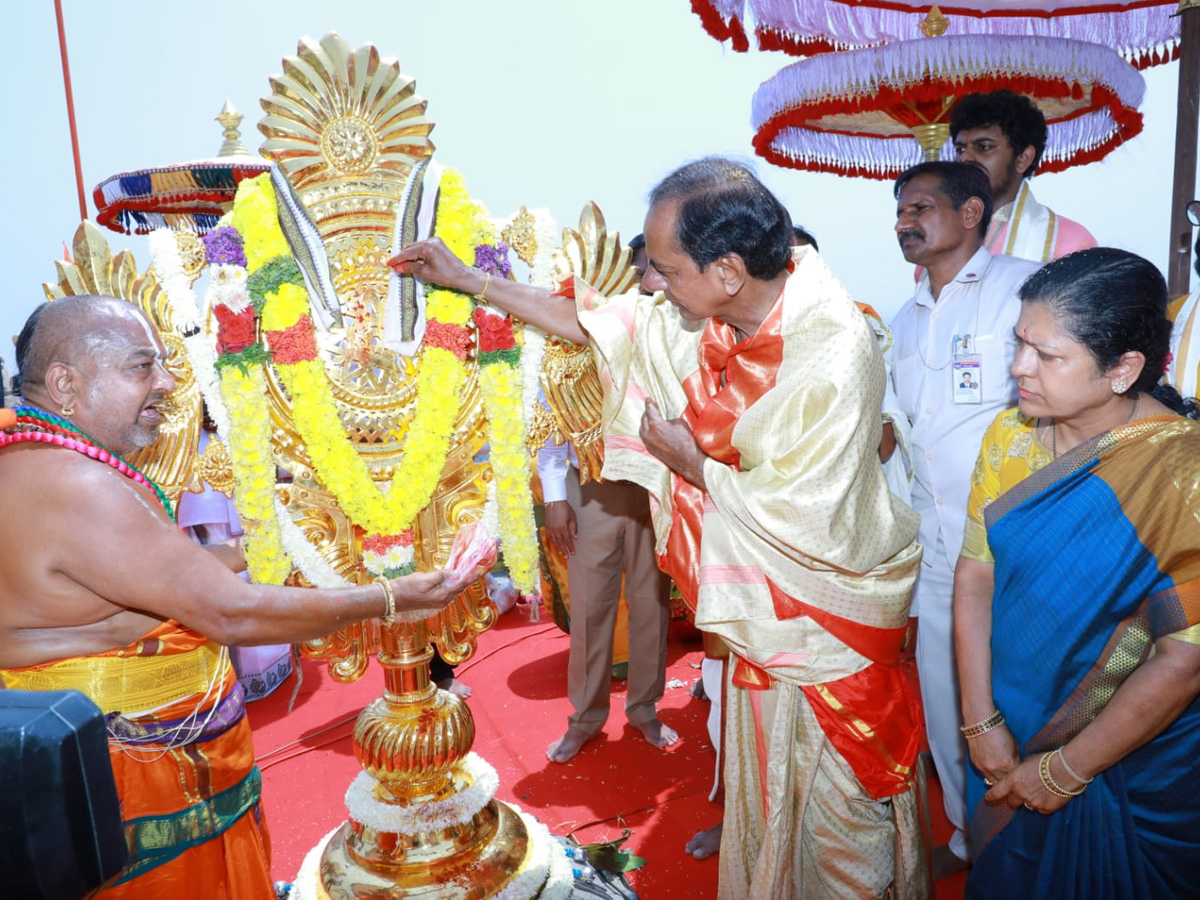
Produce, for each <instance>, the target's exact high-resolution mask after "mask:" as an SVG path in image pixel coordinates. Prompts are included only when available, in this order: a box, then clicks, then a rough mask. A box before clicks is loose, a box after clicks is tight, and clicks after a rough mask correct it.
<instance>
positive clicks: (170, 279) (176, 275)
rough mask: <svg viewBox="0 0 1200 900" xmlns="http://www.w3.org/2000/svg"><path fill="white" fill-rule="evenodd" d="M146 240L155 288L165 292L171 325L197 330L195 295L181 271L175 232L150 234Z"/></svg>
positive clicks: (162, 231)
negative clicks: (172, 323)
mask: <svg viewBox="0 0 1200 900" xmlns="http://www.w3.org/2000/svg"><path fill="white" fill-rule="evenodd" d="M146 240H147V241H148V242H149V244H150V258H151V259H152V260H154V271H155V272H156V273H157V275H158V281H159V284H161V285H162V286H163V289H164V290H165V291H166V292H167V299H168V300H169V301H170V303H171V313H172V316H173V318H174V320H175V325H176V327H177V328H179V329H180V330H181V331H192V330H194V329H197V328H199V327H200V324H201V323H200V308H199V307H198V306H196V292H195V291H193V290H192V285H191V282H190V281H189V280H188V277H187V275H186V273H184V271H183V258H182V257H181V256H180V255H179V244H177V243H176V241H175V232H173V231H168V230H166V229H159V230H157V231H152V232H150V234H149V235H147V237H146Z"/></svg>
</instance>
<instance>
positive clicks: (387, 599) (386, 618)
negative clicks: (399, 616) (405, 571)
mask: <svg viewBox="0 0 1200 900" xmlns="http://www.w3.org/2000/svg"><path fill="white" fill-rule="evenodd" d="M375 583H376V584H378V585H379V586H380V587H381V588H383V602H384V603H385V604H386V608H385V610H384V613H383V615H382V616H380V617H379V621H381V622H382V623H383V624H384V625H391V624H392V623H393V622H395V621H396V595H395V594H394V593H392V583H391V582H390V581H388V580H387V579H386V578H383V577H380V578H376V579H375Z"/></svg>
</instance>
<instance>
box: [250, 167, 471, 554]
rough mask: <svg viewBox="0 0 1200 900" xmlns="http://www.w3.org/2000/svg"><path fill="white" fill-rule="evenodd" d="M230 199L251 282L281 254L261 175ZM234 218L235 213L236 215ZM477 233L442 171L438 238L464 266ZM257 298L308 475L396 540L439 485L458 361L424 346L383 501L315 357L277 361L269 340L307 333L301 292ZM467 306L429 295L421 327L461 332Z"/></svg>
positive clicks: (461, 366) (294, 288) (458, 187)
mask: <svg viewBox="0 0 1200 900" xmlns="http://www.w3.org/2000/svg"><path fill="white" fill-rule="evenodd" d="M243 193H244V194H245V199H244V200H243ZM238 201H239V203H238V204H235V207H234V221H235V225H236V226H237V227H238V230H239V231H241V232H242V234H243V237H244V239H245V246H246V259H247V269H248V271H249V272H250V273H251V275H252V276H253V274H254V273H255V272H256V271H258V270H259V269H261V268H263V267H264V266H266V265H268V264H270V263H271V262H272V261H273V260H274V259H275V258H276V257H278V256H281V255H284V254H287V253H289V252H290V251H288V250H287V243H286V240H285V239H284V238H283V234H282V232H281V231H280V229H279V224H278V220H277V218H276V215H275V197H274V189H273V188H272V187H271V183H270V179H269V178H268V177H266V176H259V177H258V178H255V179H252V180H250V181H246V182H242V184H241V185H240V186H239V189H238ZM242 211H244V213H245V215H242V216H239V212H242ZM486 227H487V220H486V217H485V216H484V215H483V211H482V208H481V207H480V206H478V204H475V203H474V202H472V201H471V199H470V197H469V196H468V195H467V192H466V188H465V186H464V184H463V181H462V177H461V176H460V175H458V173H456V172H451V171H448V172H447V173H446V175H445V176H444V177H443V180H442V185H441V196H440V200H439V208H438V216H437V230H438V233H439V234H441V235H442V236H443V239H444V240H446V243H447V244H448V245H449V246H450V247H451V249H452V250H454V251H455V252H456V253H458V254H459V255H460V256H461V257H463V258H464V259H469V258H470V254H471V253H472V251H473V250H474V247H475V244H476V243H477V242H478V241H477V239H476V235H477V234H479V233H480V232H481V230H482V229H483V228H486ZM265 300H266V302H265V305H264V306H263V311H262V328H263V330H264V331H265V332H268V333H270V334H271V346H272V350H273V352H275V369H276V371H277V372H278V373H279V376H280V379H281V380H282V381H283V384H284V386H285V387H286V388H287V390H288V394H289V395H290V396H291V398H292V412H293V416H294V420H295V423H296V428H297V430H298V431H299V432H300V434H301V436H302V437H303V438H304V441H305V445H306V447H307V450H308V454H309V458H310V459H311V460H312V462H313V468H314V470H315V472H316V474H317V477H318V478H320V480H321V482H322V483H323V484H324V485H325V486H326V487H327V488H328V489H329V490H330V491H331V492H332V493H333V494H334V496H335V497H336V498H337V500H338V503H339V504H340V505H341V507H342V509H343V511H344V512H345V513H346V514H347V515H348V516H349V517H350V519H351V521H353V522H354V523H355V524H357V525H359V526H360V527H362V528H364V529H365V530H366V531H367V532H369V533H376V534H398V533H400V532H401V531H403V530H404V529H405V528H407V527H409V525H410V524H411V522H412V521H413V519H415V518H416V515H417V513H418V512H420V511H421V509H423V508H424V507H425V506H426V504H428V503H429V500H430V498H431V497H432V496H433V492H434V490H435V489H436V488H437V484H438V481H439V480H440V478H441V474H442V469H443V468H444V466H445V462H446V454H447V452H448V451H449V446H450V438H451V435H452V431H453V427H454V422H455V419H456V418H457V417H458V411H459V407H460V404H461V392H462V387H463V384H464V383H465V381H466V376H467V365H466V361H465V359H463V358H461V357H460V356H459V355H457V354H456V353H455V352H454V351H452V350H449V349H446V348H445V347H443V346H436V345H433V344H431V343H430V341H429V340H428V339H427V340H426V343H425V346H424V347H423V349H422V351H421V357H420V362H419V368H418V374H417V398H418V399H417V408H416V411H415V413H414V415H413V421H412V424H411V427H410V429H409V433H408V437H407V440H406V442H405V453H404V457H403V459H402V461H401V462H400V464H399V465H397V466H396V469H395V473H394V475H393V478H392V482H391V488H390V490H388V492H387V494H386V496H385V495H384V494H383V493H381V492H380V490H379V489H378V488H377V487H376V485H375V483H374V481H373V480H372V479H371V473H370V470H369V469H368V468H367V465H366V463H365V462H363V460H362V458H361V457H360V456H359V455H358V453H357V451H356V450H355V448H354V445H353V443H352V442H351V441H349V440H348V439H347V437H346V433H345V428H344V426H343V425H342V422H341V419H340V418H339V416H338V414H337V407H336V405H335V404H334V401H333V395H332V392H331V391H330V390H329V385H328V382H327V381H326V378H325V373H324V371H323V368H322V366H321V363H320V361H319V360H318V359H316V358H315V354H314V358H310V359H295V360H294V361H291V362H282V361H281V359H280V356H279V352H278V350H277V349H276V344H275V342H276V340H277V338H276V333H281V334H284V335H286V334H288V333H289V331H290V330H292V329H297V328H302V327H305V326H306V327H307V329H308V331H309V333H311V324H308V323H304V322H302V319H303V317H304V316H305V314H306V313H307V310H308V298H307V295H306V293H305V292H304V289H303V288H302V287H301V286H300V285H297V284H289V283H285V284H280V285H279V286H278V287H277V288H276V289H275V290H273V291H268V292H267V293H266V295H265ZM472 308H473V304H472V301H471V298H470V297H467V296H465V295H463V294H458V293H455V292H451V291H444V290H437V291H431V292H430V294H429V295H428V297H427V300H426V315H427V318H428V319H429V320H435V321H431V322H430V323H429V324H430V325H431V326H434V327H433V328H432V330H433V331H436V325H437V324H441V325H444V326H449V327H450V328H451V329H458V330H459V331H462V332H464V333H465V327H466V324H467V322H468V321H469V320H470V315H471V311H472ZM292 336H294V337H299V335H295V334H293V335H292ZM464 355H465V354H464Z"/></svg>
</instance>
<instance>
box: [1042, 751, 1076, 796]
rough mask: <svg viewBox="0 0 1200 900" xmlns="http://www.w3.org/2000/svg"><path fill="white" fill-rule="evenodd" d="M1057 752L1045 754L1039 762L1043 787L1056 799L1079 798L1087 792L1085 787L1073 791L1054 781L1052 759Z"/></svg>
mask: <svg viewBox="0 0 1200 900" xmlns="http://www.w3.org/2000/svg"><path fill="white" fill-rule="evenodd" d="M1057 752H1058V751H1057V750H1051V751H1049V752H1048V753H1043V754H1042V758H1041V759H1040V760H1038V777H1039V778H1041V779H1042V785H1043V786H1044V787H1045V788H1046V790H1048V791H1049V792H1050V793H1052V794H1053V795H1054V796H1056V797H1062V798H1063V799H1064V800H1070V799H1071V798H1072V797H1078V796H1079V795H1080V794H1082V793H1083V792H1084V790H1086V788H1087V785H1084V787H1081V788H1076V789H1075V790H1073V791H1069V790H1067V789H1066V788H1065V787H1063V786H1062V785H1061V784H1059V783H1058V782H1057V781H1055V780H1054V775H1053V774H1052V773H1051V772H1050V758H1051V757H1052V756H1054V754H1055V753H1057Z"/></svg>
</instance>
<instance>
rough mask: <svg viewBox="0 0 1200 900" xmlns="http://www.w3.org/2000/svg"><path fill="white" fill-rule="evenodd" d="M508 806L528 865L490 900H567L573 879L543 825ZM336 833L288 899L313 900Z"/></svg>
mask: <svg viewBox="0 0 1200 900" xmlns="http://www.w3.org/2000/svg"><path fill="white" fill-rule="evenodd" d="M509 806H511V807H512V808H513V809H514V810H515V811H516V812H517V814H518V815H519V816H520V817H521V821H522V822H524V824H525V830H526V832H527V833H528V834H529V863H528V865H526V866H525V867H524V868H523V870H522V872H521V873H520V874H519V875H518V876H517V877H516V878H515V879H513V881H511V882H510V883H509V884H508V885H506V886H505V888H504V889H503V890H502V891H501V892H500V893H498V894H496V895H494V897H493V900H527V898H533V897H537V898H538V900H568V898H569V897H570V896H571V893H572V891H574V889H575V877H574V875H573V873H572V871H571V861H570V860H569V859H568V858H567V855H566V853H564V852H563V850H562V847H561V846H560V845H559V843H558V841H556V840H555V839H554V837H553V836H552V835H551V834H550V831H549V829H547V828H546V826H545V825H543V824H542V823H541V822H539V821H538V820H537V819H535V818H534V817H533V816H531V815H529V814H528V813H525V812H521V810H520V807H518V806H517V805H516V804H509ZM339 827H340V826H339ZM337 831H338V829H337V828H335V829H334V830H333V831H331V832H329V834H327V835H325V836H324V837H323V838H321V840H320V841H318V842H317V845H316V846H315V847H313V848H312V849H311V850H309V851H308V853H307V854H305V857H304V861H303V862H302V863H301V864H300V869H299V871H297V872H296V877H295V878H294V879H293V882H292V889H291V892H290V893H289V894H288V900H317V898H318V887H319V886H320V883H321V873H320V869H321V857H322V856H323V855H324V853H325V847H326V846H327V845H328V844H329V842H330V840H332V839H333V836H334V835H335V834H337ZM460 879H462V880H463V881H469V880H470V875H469V873H467V874H464V875H462V876H460Z"/></svg>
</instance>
